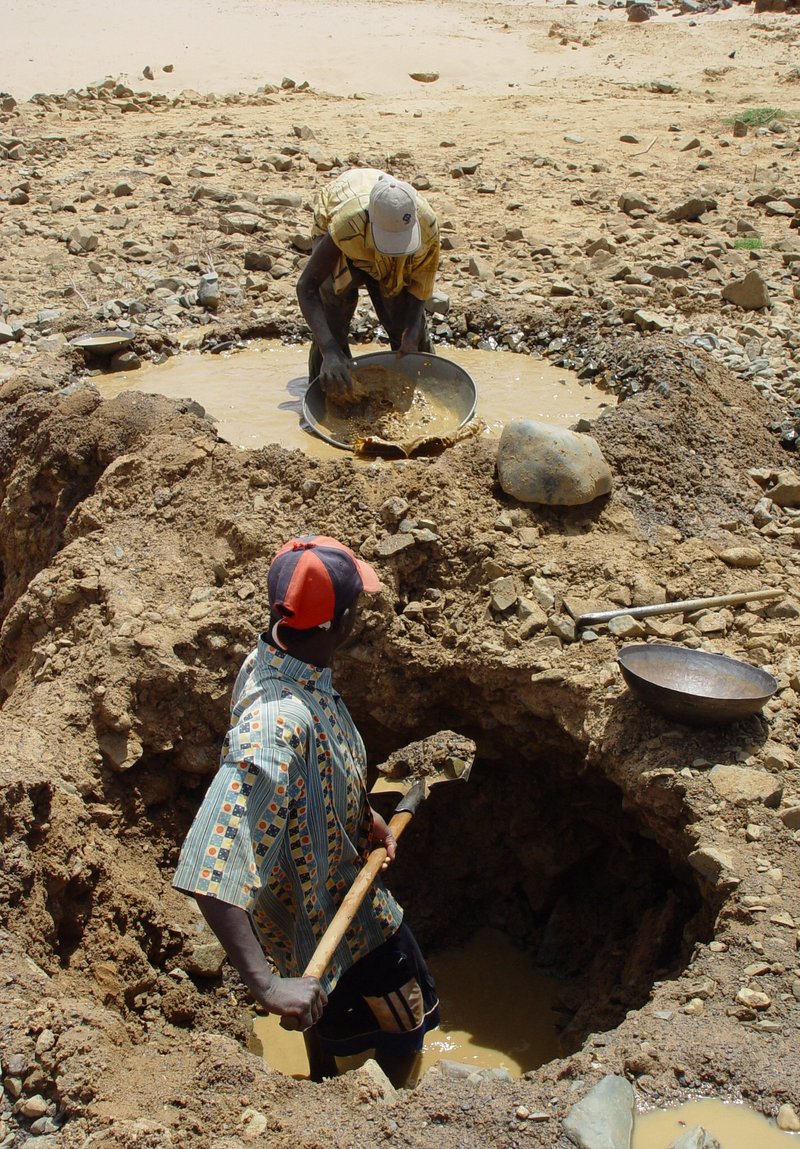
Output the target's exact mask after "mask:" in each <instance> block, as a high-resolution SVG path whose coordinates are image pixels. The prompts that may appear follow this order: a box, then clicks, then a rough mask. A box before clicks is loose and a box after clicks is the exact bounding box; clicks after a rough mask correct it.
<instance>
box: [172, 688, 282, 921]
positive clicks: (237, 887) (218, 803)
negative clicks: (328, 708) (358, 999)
mask: <svg viewBox="0 0 800 1149" xmlns="http://www.w3.org/2000/svg"><path fill="white" fill-rule="evenodd" d="M304 762H305V731H304V730H303V727H302V726H299V725H297V724H296V723H295V722H293V721H290V720H288V719H287V718H286V716H284V715H280V714H279V715H277V716H276V717H275V718H272V717H271V716H268V712H267V713H264V711H263V710H262V712H261V714H260V715H259V716H258V717H256V718H251V719H250V720H240V721H239V723H238V725H237V726H236V727H235V728H234V729H233V730H231V731H230V733H229V735H228V742H227V753H226V755H225V757H224V758H223V760H222V762H221V763H220V767H219V770H218V771H217V773H216V775H215V776H214V780H213V781H212V783H211V785H210V786H209V788H208V792H207V793H206V796H205V798H204V799H203V802H202V804H201V806H200V809H199V810H198V812H197V815H196V817H195V819H194V822H193V823H192V825H191V828H190V830H189V833H188V834H187V836H186V840H185V842H184V844H183V848H182V850H181V855H180V858H179V860H178V866H177V869H176V871H175V877H174V879H173V883H172V884H173V886H175V888H176V889H179V890H182V891H183V892H184V893H188V894H205V895H207V896H208V897H214V898H219V899H220V901H223V902H228V903H229V904H230V905H234V906H239V907H240V908H241V909H244V910H247V911H248V912H249V911H250V910H251V909H252V907H253V903H254V901H255V897H256V894H257V893H258V890H259V889H260V888H261V886H262V884H263V882H264V881H265V880H266V876H267V875H268V874H269V872H270V870H271V869H272V867H273V865H274V863H275V859H276V856H277V854H278V852H279V850H280V847H281V840H282V838H283V835H284V833H285V830H286V822H287V817H288V810H289V798H290V788H291V778H292V776H294V777H297V771H298V768H299V766H300V764H301V763H302V764H304Z"/></svg>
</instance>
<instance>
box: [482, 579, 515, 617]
mask: <svg viewBox="0 0 800 1149" xmlns="http://www.w3.org/2000/svg"><path fill="white" fill-rule="evenodd" d="M489 592H490V594H491V596H492V602H491V605H492V610H496V611H498V612H499V613H501V614H502V613H503V612H505V611H507V610H510V608H511V607H512V606H514V605H515V604H516V602H517V598H518V597H519V596H518V594H517V589H516V586H515V585H514V580H513V578H512V577H511V576H510V575H506V576H505V577H503V578H498V579H495V580H494V581H493V582H491V583H490V584H489Z"/></svg>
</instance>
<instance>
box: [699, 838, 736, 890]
mask: <svg viewBox="0 0 800 1149" xmlns="http://www.w3.org/2000/svg"><path fill="white" fill-rule="evenodd" d="M688 861H689V865H690V866H691V867H692V869H693V870H696V871H697V873H698V874H700V876H701V877H703V878H706V879H708V881H712V882H717V881H719V880H720V878H722V877H723V876H728V877H730V876H735V862H734V860H733V858H732V856H731V855H730V854H729V853H727V852H726V851H725V850H720V849H718V848H717V847H716V846H700V847H698V849H696V850H692V852H691V854H689V858H688ZM735 880H736V881H737V882H738V881H739V880H740V879H739V878H735Z"/></svg>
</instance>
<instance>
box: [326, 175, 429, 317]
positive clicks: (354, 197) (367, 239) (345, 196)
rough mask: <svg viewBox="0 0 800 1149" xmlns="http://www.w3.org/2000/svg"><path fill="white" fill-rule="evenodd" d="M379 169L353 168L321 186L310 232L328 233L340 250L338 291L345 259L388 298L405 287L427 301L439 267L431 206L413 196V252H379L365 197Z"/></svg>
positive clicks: (345, 273)
mask: <svg viewBox="0 0 800 1149" xmlns="http://www.w3.org/2000/svg"><path fill="white" fill-rule="evenodd" d="M382 174H383V173H382V172H380V171H378V170H377V169H376V168H352V169H351V170H350V171H347V172H344V174H343V175H340V176H339V177H338V178H337V179H335V180H333V182H332V183H330V184H328V185H327V186H326V187H323V188H322V190H321V191H320V193H319V195H318V197H317V201H316V203H315V204H314V228H313V233H312V234H313V235H314V236H318V235H325V233H326V232H327V234H328V235H329V236H330V237H331V239H332V240H333V242H334V243H335V244H336V246H337V247H338V249H339V251H340V253H341V254H340V259H339V263H338V264H337V266H336V269H335V270H334V273H333V286H334V289H335V291H336V292H337V294H338V293H340V292H342V291H344V290H345V288H347V287H348V286H349V284H350V271H349V267H348V263H350V264H352V265H353V267H356V268H358V269H359V270H360V271H364V272H366V274H367V275H369V276H371V277H372V278H373V279H376V280H377V281H378V283H379V284H380V289H381V293H382V294H383V295H385V296H386V297H387V298H388V299H392V298H394V296H396V295H399V294H400V292H401V291H402V290H403V289H404V288H405V290H406V291H408V292H409V293H410V294H411V295H413V296H415V297H416V298H417V299H422V300H425V299H430V297H431V295H432V294H433V285H434V282H435V280H436V272H437V270H438V268H439V225H438V223H437V222H436V216H435V214H434V212H433V209H432V208H431V206H430V204H429V203H428V202H427V200H425V199H424V198H423V197H422V196H421V195H419V194H417V215H418V217H419V225H420V235H421V243H420V247H419V250H418V251H415V252H414V254H413V255H402V256H396V255H383V254H382V253H381V252H379V251H377V250H376V248H375V245H374V244H373V242H372V232H371V230H370V226H369V195H370V192H371V191H372V188H373V186H374V184H375V181H376V180H377V179H378V176H380V175H382Z"/></svg>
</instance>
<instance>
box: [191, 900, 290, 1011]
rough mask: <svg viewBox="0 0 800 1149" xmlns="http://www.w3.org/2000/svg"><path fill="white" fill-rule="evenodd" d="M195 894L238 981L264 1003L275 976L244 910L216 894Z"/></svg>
mask: <svg viewBox="0 0 800 1149" xmlns="http://www.w3.org/2000/svg"><path fill="white" fill-rule="evenodd" d="M195 898H196V899H197V904H198V905H199V907H200V911H201V913H202V915H203V917H204V918H205V919H206V921H207V922H208V924H209V926H210V927H211V929H212V930H213V931H214V933H215V934H216V936H217V938H218V940H219V942H220V944H221V945H222V947H223V949H224V950H225V953H226V954H227V955H228V958H229V959H230V962H231V964H232V965H233V966H234V968H235V969H236V971H237V972H238V974H239V976H240V977H241V979H242V981H243V982H244V983H245V985H246V986H247V988H248V989H249V990H250V992H251V994H252V995H253V997H254V998H255V999H256V1001H259V1002H261V1003H262V1004H266V1002H267V999H268V998H269V996H270V991H271V990H273V989H274V984H275V981H276V980H277V979H276V977H275V974H274V973H273V972H272V970H271V969H270V968H269V964H268V963H267V959H266V958H265V956H264V951H263V950H262V948H261V946H260V945H259V942H258V940H257V938H256V936H255V934H254V933H253V927H252V926H251V925H250V918H249V917H248V915H247V911H246V910H243V909H240V907H239V906H232V905H230V904H229V903H228V902H222V901H220V900H219V898H209V897H206V896H204V895H203V894H195Z"/></svg>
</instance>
